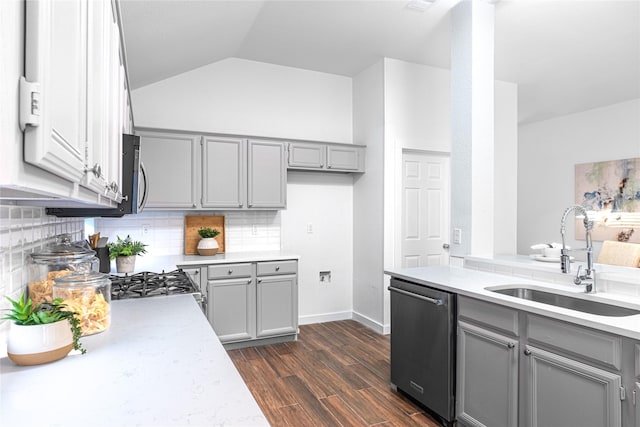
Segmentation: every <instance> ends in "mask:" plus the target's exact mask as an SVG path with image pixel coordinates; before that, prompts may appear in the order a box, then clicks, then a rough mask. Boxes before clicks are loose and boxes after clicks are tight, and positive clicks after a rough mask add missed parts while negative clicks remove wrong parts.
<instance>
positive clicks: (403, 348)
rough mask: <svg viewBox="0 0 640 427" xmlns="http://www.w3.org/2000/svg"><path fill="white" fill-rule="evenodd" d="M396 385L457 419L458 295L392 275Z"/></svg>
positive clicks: (393, 381) (442, 417)
mask: <svg viewBox="0 0 640 427" xmlns="http://www.w3.org/2000/svg"><path fill="white" fill-rule="evenodd" d="M389 291H390V292H391V386H392V387H394V388H396V389H399V390H401V391H403V392H404V393H406V394H407V395H409V396H411V397H412V398H414V399H415V400H417V401H418V402H420V403H421V404H422V405H424V406H425V407H426V408H427V409H429V411H430V412H431V413H432V414H433V415H436V416H437V417H439V418H440V421H442V422H443V424H445V425H450V424H451V423H452V422H453V420H454V418H455V360H456V353H455V343H456V336H455V335H456V295H455V294H451V293H448V292H444V291H441V290H438V289H434V288H430V287H428V286H423V285H418V284H415V283H411V282H407V281H404V280H400V279H397V278H392V279H391V286H389Z"/></svg>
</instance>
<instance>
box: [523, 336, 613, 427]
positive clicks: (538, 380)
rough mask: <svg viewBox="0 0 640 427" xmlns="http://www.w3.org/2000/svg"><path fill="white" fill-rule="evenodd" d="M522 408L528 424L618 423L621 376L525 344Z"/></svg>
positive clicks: (578, 426) (609, 426) (577, 426)
mask: <svg viewBox="0 0 640 427" xmlns="http://www.w3.org/2000/svg"><path fill="white" fill-rule="evenodd" d="M524 355H525V357H524V359H523V361H524V363H526V375H525V379H526V380H525V388H524V389H523V393H524V408H525V411H526V416H525V425H526V426H530V427H548V426H563V427H582V426H603V427H614V426H620V425H621V406H622V405H621V400H620V385H621V377H620V376H619V375H616V374H613V373H611V372H607V371H604V370H602V369H598V368H595V367H593V366H590V365H586V364H584V363H580V362H577V361H575V360H571V359H568V358H565V357H562V356H559V355H557V354H554V353H550V352H547V351H544V350H540V349H538V348H535V347H531V346H526V347H525V350H524Z"/></svg>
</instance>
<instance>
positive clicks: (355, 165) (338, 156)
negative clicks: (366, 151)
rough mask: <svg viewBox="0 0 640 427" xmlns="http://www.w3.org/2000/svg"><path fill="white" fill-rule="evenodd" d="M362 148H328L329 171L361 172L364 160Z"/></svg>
mask: <svg viewBox="0 0 640 427" xmlns="http://www.w3.org/2000/svg"><path fill="white" fill-rule="evenodd" d="M362 154H363V152H362V148H361V147H345V146H336V145H328V146H327V169H332V170H346V171H359V170H361V169H362V168H363V162H364V159H363V158H362V157H363V156H362Z"/></svg>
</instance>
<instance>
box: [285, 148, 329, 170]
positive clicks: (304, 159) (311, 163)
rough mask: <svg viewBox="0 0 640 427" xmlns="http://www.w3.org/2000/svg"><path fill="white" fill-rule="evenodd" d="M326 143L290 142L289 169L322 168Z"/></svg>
mask: <svg viewBox="0 0 640 427" xmlns="http://www.w3.org/2000/svg"><path fill="white" fill-rule="evenodd" d="M325 151H326V146H325V145H324V144H316V143H307V142H290V143H289V162H288V164H287V167H288V168H289V169H298V168H300V169H322V168H324V165H325V163H324V153H325Z"/></svg>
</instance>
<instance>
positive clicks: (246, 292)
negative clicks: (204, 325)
mask: <svg viewBox="0 0 640 427" xmlns="http://www.w3.org/2000/svg"><path fill="white" fill-rule="evenodd" d="M254 307H255V281H254V280H253V278H251V277H249V278H242V279H221V280H208V281H207V318H208V319H209V322H210V323H211V326H212V327H213V330H214V331H215V332H216V335H218V338H220V341H221V342H222V343H226V342H236V341H246V340H250V339H253V338H255V330H256V326H255V325H256V322H255V316H256V313H255V309H254Z"/></svg>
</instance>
